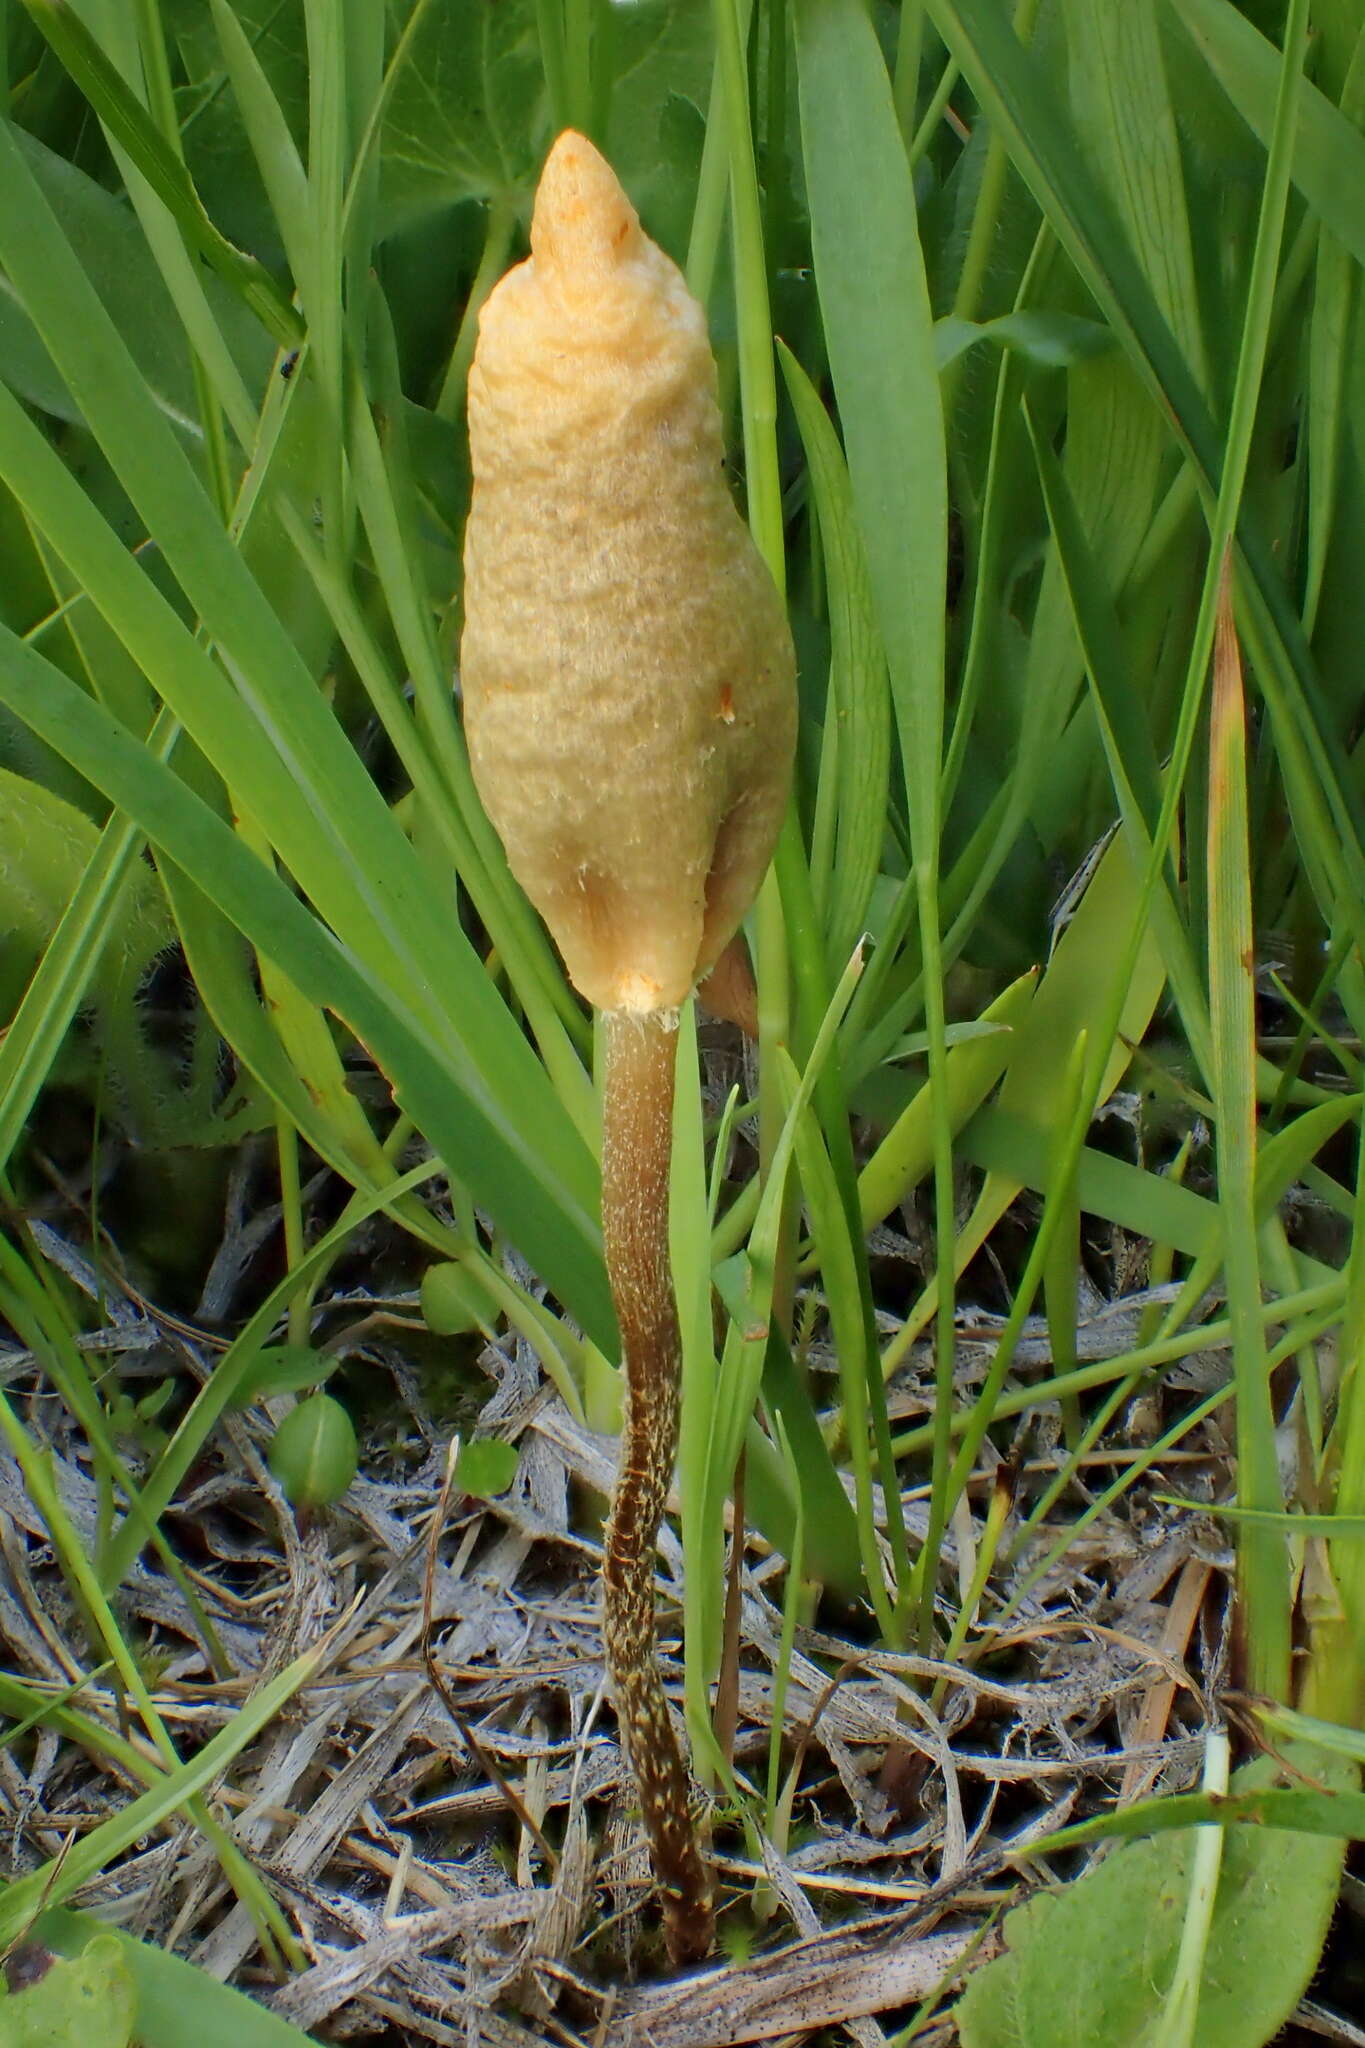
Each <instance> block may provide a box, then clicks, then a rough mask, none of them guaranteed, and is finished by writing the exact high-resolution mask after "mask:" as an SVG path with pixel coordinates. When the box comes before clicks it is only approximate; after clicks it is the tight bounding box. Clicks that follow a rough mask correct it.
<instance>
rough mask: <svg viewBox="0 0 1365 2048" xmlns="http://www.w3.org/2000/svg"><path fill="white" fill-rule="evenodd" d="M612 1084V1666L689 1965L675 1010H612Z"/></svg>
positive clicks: (696, 1896) (695, 1910)
mask: <svg viewBox="0 0 1365 2048" xmlns="http://www.w3.org/2000/svg"><path fill="white" fill-rule="evenodd" d="M605 1023H606V1070H605V1086H604V1090H603V1133H602V1232H603V1237H604V1239H605V1241H606V1253H607V1276H608V1278H609V1280H610V1281H611V1291H612V1297H613V1299H614V1301H615V1303H616V1316H617V1321H618V1322H619V1324H620V1327H621V1346H622V1356H623V1364H624V1378H625V1415H624V1422H623V1426H622V1430H621V1463H620V1469H619V1471H618V1473H617V1479H616V1491H615V1493H614V1495H613V1496H612V1504H611V1517H610V1520H609V1521H608V1523H607V1536H606V1552H605V1556H604V1559H603V1565H602V1582H603V1601H604V1627H605V1634H606V1644H607V1667H608V1670H609V1671H610V1673H611V1681H612V1688H613V1691H614V1693H615V1696H616V1713H617V1719H618V1721H619V1723H620V1728H621V1734H622V1737H623V1739H624V1741H625V1747H626V1753H627V1755H628V1757H629V1759H630V1764H631V1769H632V1770H633V1771H634V1773H635V1779H636V1783H637V1785H638V1786H639V1790H640V1806H641V1811H642V1813H643V1816H644V1824H645V1833H646V1834H647V1836H648V1837H649V1846H650V1853H651V1855H652V1856H653V1859H654V1869H655V1873H656V1875H657V1877H658V1880H659V1888H660V1890H661V1891H662V1893H663V1912H664V1938H665V1940H666V1942H667V1944H668V1954H669V1959H670V1961H671V1962H672V1963H673V1964H674V1965H675V1966H681V1965H683V1964H686V1963H695V1962H700V1961H701V1960H702V1958H703V1957H704V1956H706V1955H707V1954H708V1953H709V1951H710V1948H711V1943H712V1939H713V1936H714V1932H715V1922H714V1916H713V1914H712V1910H711V1892H710V1886H709V1885H708V1883H707V1879H706V1873H705V1871H704V1869H703V1868H702V1861H701V1855H700V1852H699V1850H698V1848H697V1839H696V1835H695V1833H694V1831H693V1827H692V1817H691V1813H690V1811H689V1805H688V1776H687V1768H686V1766H685V1764H684V1763H683V1760H682V1756H681V1754H680V1752H679V1749H678V1745H677V1742H676V1740H675V1738H674V1734H673V1727H672V1723H671V1722H670V1720H669V1717H668V1707H667V1704H666V1701H665V1698H664V1689H663V1681H662V1679H661V1678H660V1676H659V1668H658V1662H657V1657H656V1638H655V1624H654V1545H655V1539H656V1537H657V1536H658V1533H659V1522H660V1520H661V1518H662V1516H663V1511H664V1502H665V1500H666V1498H667V1495H668V1486H669V1481H670V1480H671V1479H672V1476H673V1461H674V1458H675V1456H676V1455H677V1448H678V1401H679V1376H680V1372H681V1366H682V1342H681V1338H680V1335H679V1331H678V1312H677V1308H676V1306H675V1304H674V1300H673V1281H672V1277H671V1274H670V1271H669V1262H668V1167H669V1157H670V1153H671V1151H672V1143H673V1061H674V1052H675V1048H676V1044H677V1027H676V1023H675V1022H674V1021H673V1019H672V1018H671V1017H669V1016H667V1015H666V1014H663V1013H658V1012H655V1013H653V1014H650V1015H648V1016H630V1015H626V1014H625V1013H623V1012H620V1011H609V1012H608V1013H607V1015H606V1019H605Z"/></svg>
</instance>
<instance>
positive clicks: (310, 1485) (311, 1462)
mask: <svg viewBox="0 0 1365 2048" xmlns="http://www.w3.org/2000/svg"><path fill="white" fill-rule="evenodd" d="M359 1463H360V1454H359V1451H358V1449H357V1446H356V1440H355V1428H354V1425H353V1424H352V1422H351V1418H350V1416H349V1415H348V1414H347V1413H346V1410H345V1409H344V1408H343V1407H342V1405H341V1403H340V1401H334V1400H333V1399H332V1396H331V1395H330V1394H310V1395H309V1397H308V1399H307V1400H306V1401H300V1402H299V1404H298V1406H297V1408H291V1409H290V1411H289V1413H288V1414H287V1415H286V1416H285V1418H284V1421H283V1422H282V1423H281V1424H280V1426H279V1428H278V1429H277V1430H276V1431H275V1435H274V1437H273V1439H272V1440H271V1445H270V1469H271V1471H272V1472H273V1473H274V1475H275V1477H276V1478H277V1479H278V1480H279V1482H280V1485H281V1486H282V1487H283V1488H284V1490H285V1493H286V1494H287V1495H288V1497H289V1499H290V1500H291V1501H292V1502H293V1504H294V1506H295V1507H296V1508H325V1507H330V1506H331V1504H332V1502H333V1501H337V1500H340V1499H341V1496H342V1494H343V1493H345V1491H346V1489H347V1487H348V1486H349V1485H350V1483H351V1481H352V1480H353V1479H354V1478H355V1475H356V1468H357V1466H358V1465H359Z"/></svg>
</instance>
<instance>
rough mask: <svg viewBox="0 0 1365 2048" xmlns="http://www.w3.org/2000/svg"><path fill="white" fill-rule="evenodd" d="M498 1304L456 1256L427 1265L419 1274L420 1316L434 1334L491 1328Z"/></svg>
mask: <svg viewBox="0 0 1365 2048" xmlns="http://www.w3.org/2000/svg"><path fill="white" fill-rule="evenodd" d="M498 1314H499V1310H498V1305H497V1303H496V1302H495V1301H494V1300H493V1297H492V1296H491V1295H490V1294H489V1293H488V1291H487V1289H486V1288H485V1287H484V1286H483V1285H482V1284H481V1283H480V1280H479V1276H478V1274H477V1272H476V1271H474V1270H473V1269H472V1268H471V1267H470V1266H467V1265H464V1264H463V1263H462V1262H461V1261H459V1260H457V1259H447V1260H443V1261H442V1262H441V1264H440V1265H437V1266H428V1267H427V1270H426V1272H425V1273H424V1274H423V1275H422V1316H423V1319H424V1321H425V1322H426V1326H427V1328H428V1329H429V1330H430V1331H432V1333H433V1334H434V1335H435V1336H437V1337H458V1336H462V1335H464V1334H465V1333H466V1332H467V1331H470V1330H491V1328H492V1326H493V1325H494V1324H495V1323H496V1322H497V1320H498Z"/></svg>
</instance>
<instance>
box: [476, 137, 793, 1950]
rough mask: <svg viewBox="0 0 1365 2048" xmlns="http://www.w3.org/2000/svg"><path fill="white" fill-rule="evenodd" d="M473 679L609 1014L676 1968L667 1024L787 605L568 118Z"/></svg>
mask: <svg viewBox="0 0 1365 2048" xmlns="http://www.w3.org/2000/svg"><path fill="white" fill-rule="evenodd" d="M469 438H470V450H471V456H472V465H473V477H474V488H473V497H472V501H471V505H470V513H469V523H468V526H467V529H466V534H465V627H464V637H463V642H462V647H461V682H462V688H463V693H464V716H465V731H466V734H467V737H468V743H469V754H470V761H471V764H472V767H473V771H474V777H475V781H476V783H477V786H478V789H479V793H480V796H481V798H482V800H483V803H484V805H485V807H486V809H487V811H488V815H489V817H490V818H491V820H492V822H493V824H494V826H495V828H496V829H497V832H498V834H499V836H500V837H501V839H502V842H503V845H504V847H505V849H506V852H507V858H508V862H509V864H510V866H511V869H512V872H513V874H514V875H515V876H516V877H517V879H518V881H519V882H520V883H521V885H522V887H523V888H524V889H525V891H526V893H527V895H528V896H529V897H530V899H531V901H532V902H533V903H534V904H535V906H536V908H537V909H538V910H539V912H540V914H541V915H542V917H543V918H544V919H545V922H546V924H547V925H548V927H549V929H550V932H551V934H552V936H553V938H554V940H555V942H556V944H557V945H558V947H559V950H560V952H561V954H562V955H563V958H564V963H565V966H566V968H567V970H568V973H569V976H570V979H571V980H572V982H573V983H574V986H575V987H576V988H577V989H578V990H579V992H580V993H581V994H582V995H583V996H585V997H586V998H587V1000H588V1001H589V1002H591V1003H593V1004H595V1005H596V1006H597V1007H598V1008H599V1009H601V1010H602V1011H603V1012H604V1017H605V1032H604V1041H605V1057H604V1071H603V1147H602V1228H603V1238H604V1242H605V1248H606V1261H607V1273H608V1278H609V1280H610V1283H611V1289H612V1295H613V1299H614V1301H615V1304H616V1312H617V1320H618V1323H619V1326H620V1333H621V1342H622V1359H623V1370H624V1381H625V1401H624V1422H623V1430H622V1439H621V1453H620V1467H619V1473H618V1477H617V1481H616V1487H615V1492H614V1494H613V1499H612V1506H611V1514H610V1518H609V1521H608V1526H607V1532H606V1544H605V1557H604V1565H603V1584H604V1630H605V1637H606V1649H607V1662H608V1668H609V1671H610V1675H611V1681H612V1688H613V1692H614V1696H615V1702H616V1710H617V1715H618V1719H619V1722H620V1727H621V1731H622V1735H623V1738H624V1742H625V1747H626V1751H627V1754H628V1756H629V1759H630V1763H631V1767H632V1769H633V1771H634V1773H635V1777H636V1781H637V1784H638V1786H639V1792H640V1800H641V1807H642V1812H643V1817H644V1823H645V1828H646V1832H647V1834H648V1837H649V1842H650V1847H651V1851H652V1854H653V1859H654V1866H655V1870H656V1873H657V1876H658V1879H659V1883H660V1887H661V1890H662V1893H663V1900H664V1926H665V1935H666V1940H667V1945H668V1950H669V1954H670V1957H671V1958H672V1960H673V1961H674V1963H675V1964H681V1963H684V1962H688V1961H694V1960H697V1959H699V1958H700V1957H702V1956H703V1955H705V1954H706V1952H707V1951H708V1949H709V1948H710V1945H711V1941H712V1936H713V1916H712V1907H711V1900H710V1890H709V1884H708V1881H707V1878H706V1874H705V1871H704V1869H703V1865H702V1860H701V1855H700V1852H699V1849H698V1846H697V1840H696V1836H695V1833H694V1830H693V1826H692V1820H691V1815H690V1812H689V1805H688V1780H687V1773H686V1769H685V1766H684V1764H683V1760H682V1756H681V1754H680V1751H679V1748H678V1744H677V1741H676V1739H675V1736H674V1733H673V1728H672V1724H671V1722H670V1720H669V1715H668V1708H667V1705H666V1702H665V1697H664V1690H663V1684H662V1681H661V1679H660V1676H659V1671H658V1665H657V1658H656V1637H655V1621H654V1597H653V1554H654V1547H655V1541H656V1538H657V1535H658V1528H659V1522H660V1519H661V1517H662V1514H663V1508H664V1502H665V1499H666V1495H667V1490H668V1486H669V1483H670V1481H671V1478H672V1472H673V1464H674V1459H675V1457H676V1453H677V1434H678V1401H679V1368H680V1356H681V1345H680V1337H679V1329H678V1318H677V1309H676V1305H675V1302H674V1298H673V1289H672V1282H671V1278H670V1274H669V1264H668V1177H669V1157H670V1148H671V1142H672V1105H673V1076H674V1057H675V1050H676V1034H677V1020H678V1010H679V1007H680V1005H681V1004H682V1003H683V1002H685V1001H686V999H687V997H688V995H689V994H690V993H691V992H692V990H693V989H694V988H695V987H696V985H697V983H698V981H700V980H701V979H702V978H703V977H704V976H705V975H707V974H708V973H709V971H710V970H711V968H712V967H713V966H715V964H716V962H717V961H718V960H719V959H720V956H721V954H722V952H723V951H724V950H725V948H726V946H727V945H728V943H729V941H730V940H731V939H732V938H733V936H734V934H735V933H736V931H737V929H738V927H739V924H740V921H741V919H742V918H743V916H744V914H745V912H746V911H747V910H748V908H749V906H750V904H751V903H752V901H753V899H754V897H755V895H756V894H757V892H758V888H759V884H760V882H761V881H762V878H763V875H764V872H765V870H766V868H767V865H768V862H769V860H770V858H771V856H772V851H773V847H774V845H775V843H776V839H777V834H778V829H779V826H780V823H781V819H782V814H783V810H784V807H785V804H786V800H787V792H788V788H789V784H790V779H791V764H792V755H793V750H794V746H795V733H796V697H795V686H794V685H795V662H794V657H793V652H792V643H791V635H790V632H789V630H788V626H787V620H786V615H785V612H784V609H783V606H782V602H781V600H780V598H779V596H778V593H777V590H776V588H775V587H774V584H773V582H772V579H771V577H770V575H769V573H768V570H767V568H766V566H765V565H764V563H763V561H762V559H761V557H760V555H759V553H758V551H757V549H756V548H755V546H754V544H753V541H752V540H751V538H750V536H749V532H748V529H747V528H746V527H745V526H744V524H743V522H742V521H741V519H740V518H739V515H738V514H737V512H736V510H735V507H734V504H733V502H732V500H731V498H730V493H729V490H728V488H727V485H726V480H725V472H724V448H723V441H722V433H721V419H720V410H719V406H718V404H717V399H716V370H715V363H714V360H713V358H712V355H711V350H710V345H709V342H708V339H707V332H706V319H705V315H704V313H703V312H702V309H701V307H700V306H699V305H698V304H697V302H696V300H695V299H694V298H693V297H692V296H691V294H690V293H689V291H688V289H687V286H686V284H685V283H684V281H683V278H682V275H681V273H680V272H679V271H678V269H677V267H676V265H675V264H673V263H672V262H671V261H670V260H669V258H668V257H667V256H665V255H664V253H663V251H662V250H661V249H659V248H657V247H656V246H655V244H654V243H653V242H651V241H650V240H649V238H648V237H647V236H646V235H645V234H644V232H643V230H642V229H641V227H640V222H639V219H638V217H637V215H636V213H635V210H634V208H633V207H632V206H631V204H630V201H629V200H628V199H627V197H626V195H625V193H624V191H623V190H622V188H621V186H620V184H619V182H618V180H617V178H616V176H615V174H614V172H613V171H612V170H611V168H610V166H609V165H608V164H607V163H606V162H605V160H604V159H603V158H602V156H600V155H599V153H598V151H597V150H596V149H595V148H594V147H593V145H592V144H591V143H590V142H588V141H587V140H586V139H585V138H584V137H583V136H581V135H578V134H575V133H574V132H573V131H572V130H569V131H566V132H565V133H564V134H562V135H561V136H560V137H559V139H558V140H557V142H556V143H555V145H554V147H553V149H552V150H551V152H550V155H549V158H548V160H547V162H546V164H545V168H544V171H543V173H542V176H541V180H540V186H539V189H538V191H537V194H536V202H535V210H534V215H533V218H532V222H531V255H530V257H529V258H528V259H527V260H526V261H525V262H524V263H521V264H518V265H517V267H516V268H515V269H513V270H511V271H510V272H509V273H508V274H507V275H506V276H505V277H504V278H503V279H502V281H501V283H500V284H499V285H498V286H497V288H496V290H495V291H494V292H493V293H492V294H491V295H490V297H489V299H488V301H487V303H486V304H485V305H484V307H483V310H482V313H481V316H480V320H479V339H478V346H477V348H476V350H475V354H474V360H473V364H472V367H471V369H470V375H469Z"/></svg>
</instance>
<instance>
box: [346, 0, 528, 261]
mask: <svg viewBox="0 0 1365 2048" xmlns="http://www.w3.org/2000/svg"><path fill="white" fill-rule="evenodd" d="M543 83H544V76H543V72H542V68H541V61H540V37H539V33H538V30H537V27H536V10H535V6H534V0H498V4H497V5H495V6H489V5H480V6H471V5H470V4H469V0H435V4H434V5H433V6H430V7H428V9H427V11H426V13H425V15H424V16H423V18H422V20H421V22H420V23H419V25H418V27H417V30H416V32H415V34H414V36H413V39H412V43H411V46H410V48H409V51H408V58H407V62H406V64H405V65H404V67H403V70H402V73H401V75H400V76H399V78H398V81H397V84H396V85H395V88H394V92H393V97H392V99H391V100H390V102H389V109H388V115H387V118H386V120H385V123H384V136H383V169H382V173H381V187H380V189H381V199H382V205H383V208H384V216H385V220H386V222H387V223H388V224H389V225H390V226H394V225H397V224H399V223H408V222H410V221H413V220H417V219H420V218H421V217H422V216H423V215H425V214H430V213H435V212H437V211H439V210H441V209H443V208H445V207H449V206H451V205H453V204H455V202H456V201H457V200H461V199H492V198H494V197H497V198H506V197H509V196H518V195H524V196H528V197H529V194H530V191H531V188H532V185H533V184H534V182H535V175H536V171H537V169H538V167H539V162H540V157H541V154H542V145H543V143H544V142H545V141H546V140H548V135H547V133H546V128H545V117H544V113H543V110H542V108H541V100H542V93H543Z"/></svg>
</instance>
